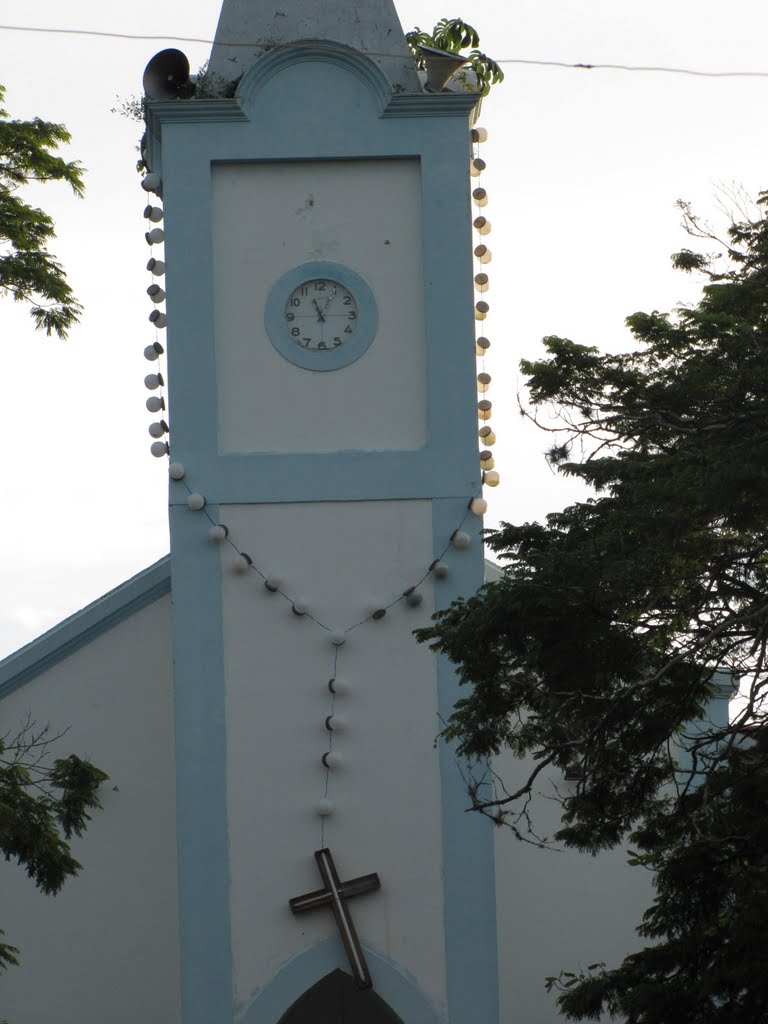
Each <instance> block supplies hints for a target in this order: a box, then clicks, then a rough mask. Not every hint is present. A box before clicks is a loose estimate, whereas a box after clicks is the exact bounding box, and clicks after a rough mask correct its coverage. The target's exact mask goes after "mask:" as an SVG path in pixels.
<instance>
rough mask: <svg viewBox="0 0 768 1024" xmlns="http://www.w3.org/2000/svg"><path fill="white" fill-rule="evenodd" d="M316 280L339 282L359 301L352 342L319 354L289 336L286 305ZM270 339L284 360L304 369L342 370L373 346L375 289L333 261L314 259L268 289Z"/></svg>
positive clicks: (376, 313)
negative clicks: (299, 289)
mask: <svg viewBox="0 0 768 1024" xmlns="http://www.w3.org/2000/svg"><path fill="white" fill-rule="evenodd" d="M317 278H326V279H327V280H329V281H336V282H337V283H338V284H340V285H343V287H344V288H347V289H348V290H349V291H350V292H351V293H352V294H353V295H354V297H355V301H356V302H357V327H356V329H355V333H354V334H353V335H352V337H351V338H350V340H349V341H347V342H346V343H345V344H344V345H341V346H340V347H338V348H334V349H326V350H324V351H316V350H313V349H305V348H301V346H300V345H297V344H296V342H295V341H294V340H293V338H292V337H291V335H290V332H289V328H288V327H287V325H286V321H285V305H286V302H287V301H288V297H289V295H290V294H291V293H292V292H293V290H294V289H295V288H298V287H299V285H302V284H304V283H305V282H306V281H311V280H313V279H317ZM264 326H265V327H266V330H267V336H268V337H269V340H270V341H271V342H272V344H273V345H274V347H275V348H276V349H277V351H278V352H279V353H280V355H281V356H283V358H285V359H287V360H288V361H289V362H291V363H294V364H295V365H296V366H301V367H303V368H304V369H305V370H319V371H324V370H339V369H341V368H342V367H343V366H349V364H350V363H354V362H355V360H357V359H359V358H360V356H362V355H363V354H364V353H365V352H366V351H367V350H368V349H369V347H370V345H371V342H372V341H373V339H374V338H375V337H376V334H377V332H378V329H379V310H378V306H377V305H376V299H375V298H374V295H373V289H372V288H371V286H370V285H369V284H368V282H367V281H366V280H365V278H364V277H362V276H361V275H360V274H358V273H357V271H355V270H352V269H350V267H347V266H345V265H344V264H343V263H335V262H333V261H331V260H312V261H310V262H308V263H301V264H300V265H299V266H297V267H293V268H292V269H291V270H289V271H287V272H286V273H285V274H282V275H281V276H280V277H278V279H277V280H276V281H275V283H274V284H273V285H272V287H271V288H270V290H269V295H268V296H267V302H266V305H265V307H264Z"/></svg>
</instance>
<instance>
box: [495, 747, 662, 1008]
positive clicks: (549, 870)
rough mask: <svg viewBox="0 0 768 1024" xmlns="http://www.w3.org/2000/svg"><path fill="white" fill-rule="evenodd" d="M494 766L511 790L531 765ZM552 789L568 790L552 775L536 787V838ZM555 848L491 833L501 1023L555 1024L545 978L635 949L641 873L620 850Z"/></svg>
mask: <svg viewBox="0 0 768 1024" xmlns="http://www.w3.org/2000/svg"><path fill="white" fill-rule="evenodd" d="M494 767H495V768H496V771H497V772H498V773H499V775H500V776H501V777H502V778H503V779H504V781H505V784H506V786H507V788H508V789H509V790H510V791H511V790H514V789H515V788H517V786H519V785H521V784H522V783H523V782H524V781H525V779H526V778H527V777H528V774H529V772H530V771H531V769H532V768H533V767H534V765H533V763H532V762H530V761H519V760H517V759H516V758H514V757H511V756H502V757H500V758H499V759H497V762H496V764H495V766H494ZM553 784H554V785H555V786H556V787H557V789H558V790H559V791H560V792H562V793H566V792H567V791H568V788H569V786H571V785H572V783H569V782H566V781H565V780H564V779H563V778H562V776H561V775H559V774H557V773H556V774H553V775H551V776H549V777H542V778H541V780H540V783H539V784H538V785H537V786H536V796H535V799H534V802H533V803H532V805H531V813H532V815H533V817H534V824H535V828H536V831H537V834H538V835H540V836H542V837H550V838H551V836H552V835H553V833H554V832H555V831H557V828H558V826H559V817H558V814H557V810H558V805H557V804H556V803H554V802H553V801H552V800H551V799H548V797H551V796H552V794H553V790H552V785H553ZM554 845H555V846H556V847H557V849H556V850H542V849H538V848H537V847H536V846H533V845H529V844H527V843H522V842H520V841H518V840H517V839H516V838H515V837H514V835H513V834H512V832H511V831H510V830H509V829H505V828H499V829H497V830H496V832H495V847H496V893H497V898H496V907H497V931H498V939H499V985H500V1015H499V1019H500V1021H501V1022H503V1024H562V1021H563V1018H562V1016H561V1015H560V1014H559V1013H558V1011H557V1008H556V1005H555V998H556V994H555V993H547V992H546V991H545V978H546V977H547V976H549V975H557V974H559V973H560V971H561V970H565V971H573V972H574V973H578V971H579V970H580V969H581V968H586V967H587V966H588V965H589V964H593V963H598V962H601V961H604V962H605V963H606V965H607V966H609V967H611V966H616V965H617V964H619V963H620V962H621V960H622V959H623V957H624V956H626V955H627V954H628V953H630V952H633V951H634V950H636V949H638V948H639V947H640V945H641V940H640V939H638V937H637V936H636V935H635V934H634V928H635V926H636V925H637V924H639V923H640V920H641V917H642V913H643V911H644V910H645V908H646V907H647V906H648V905H649V904H650V901H651V899H652V896H653V893H652V890H651V886H650V878H649V876H648V875H647V874H646V872H644V871H643V870H642V869H641V868H630V867H629V866H628V865H627V863H626V859H627V855H626V851H625V850H623V849H618V850H613V851H610V852H608V853H603V854H600V855H599V856H597V857H591V856H589V855H588V854H580V853H577V852H575V851H573V850H566V849H564V848H563V847H562V845H558V844H554Z"/></svg>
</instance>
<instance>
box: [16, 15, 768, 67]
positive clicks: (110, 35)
mask: <svg viewBox="0 0 768 1024" xmlns="http://www.w3.org/2000/svg"><path fill="white" fill-rule="evenodd" d="M0 31H4V32H35V33H47V34H49V35H63V36H90V37H94V38H96V39H131V40H139V41H142V42H174V43H202V44H204V45H206V46H212V45H213V40H212V39H203V38H201V37H199V36H178V35H170V34H169V35H143V34H140V33H135V32H103V31H100V30H97V29H87V28H42V27H40V26H37V25H0ZM224 45H226V46H239V47H245V48H249V49H253V48H254V47H258V46H269V48H270V49H271V50H276V49H280V47H281V45H284V46H295V45H296V44H295V43H286V44H279V43H278V44H275V43H273V42H270V41H269V40H251V41H248V42H241V41H238V42H231V43H229V42H228V43H225V44H224ZM368 56H370V57H402V53H379V52H376V51H369V52H368ZM496 63H497V64H520V65H530V66H533V67H545V68H567V69H570V70H576V71H639V72H643V73H645V74H654V73H655V74H666V75H692V76H694V77H695V78H768V71H698V70H696V69H695V68H676V67H664V66H661V65H653V64H588V63H584V62H576V63H569V62H568V61H560V60H529V59H526V58H523V57H503V58H501V59H498V60H496Z"/></svg>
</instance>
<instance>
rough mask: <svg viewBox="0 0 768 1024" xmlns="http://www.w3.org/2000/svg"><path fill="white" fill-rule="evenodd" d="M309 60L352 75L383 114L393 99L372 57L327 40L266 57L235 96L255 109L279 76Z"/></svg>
mask: <svg viewBox="0 0 768 1024" xmlns="http://www.w3.org/2000/svg"><path fill="white" fill-rule="evenodd" d="M306 61H310V62H312V63H313V64H317V63H325V64H330V65H332V66H335V67H338V68H342V69H343V70H344V71H348V72H350V73H351V74H352V75H354V76H355V78H356V79H357V80H358V82H360V83H361V84H362V85H363V86H364V87H365V89H366V91H367V92H368V94H369V96H370V98H371V100H372V102H373V104H374V106H375V107H376V108H377V109H378V112H379V113H381V112H382V111H383V110H384V109H385V107H386V106H387V104H388V103H389V101H390V100H391V99H392V85H391V84H390V81H389V79H388V78H387V77H386V75H385V74H384V72H383V71H382V70H381V68H379V67H378V65H377V64H376V63H374V61H372V60H371V59H370V57H367V56H366V55H365V54H363V53H361V52H360V51H359V50H354V49H352V47H350V46H344V45H343V44H342V43H331V42H328V40H325V39H305V40H301V41H297V42H295V43H292V44H291V45H290V46H280V47H276V48H275V49H274V50H272V51H271V52H269V53H266V54H264V56H263V57H260V58H259V60H258V61H256V63H255V64H254V65H253V67H252V68H251V69H250V70H249V71H247V72H246V74H244V75H243V77H242V79H241V80H240V84H239V85H238V87H237V92H236V93H235V97H236V99H237V100H239V102H240V103H241V104H242V106H243V107H244V108H245V109H249V108H252V107H254V106H255V105H256V104H257V103H258V98H259V93H260V92H261V91H262V90H263V89H264V87H265V86H266V85H267V83H268V82H269V81H270V80H271V79H272V78H274V77H275V75H277V74H279V73H280V72H281V71H283V70H284V69H285V68H292V67H294V66H296V65H300V64H302V63H304V62H306Z"/></svg>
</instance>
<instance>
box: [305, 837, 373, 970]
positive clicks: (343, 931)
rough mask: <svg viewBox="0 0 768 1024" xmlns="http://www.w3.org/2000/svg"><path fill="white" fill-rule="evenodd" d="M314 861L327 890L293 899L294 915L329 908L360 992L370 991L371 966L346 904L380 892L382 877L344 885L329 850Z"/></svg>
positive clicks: (320, 852)
mask: <svg viewBox="0 0 768 1024" xmlns="http://www.w3.org/2000/svg"><path fill="white" fill-rule="evenodd" d="M315 860H316V861H317V866H318V868H319V869H320V877H321V878H322V880H323V884H324V885H325V888H324V889H316V890H315V891H314V892H308V893H306V894H305V895H304V896H294V898H293V899H292V900H289V906H290V908H291V910H292V911H293V912H294V914H301V913H303V912H304V911H305V910H314V909H315V908H316V907H330V908H331V910H333V916H334V917H335V918H336V925H337V927H338V929H339V934H340V935H341V941H342V942H343V943H344V949H345V950H346V951H347V957H348V958H349V966H350V967H351V968H352V973H353V975H354V976H355V981H356V982H357V985H358V988H371V987H372V985H373V982H372V981H371V976H370V974H369V973H368V964H367V963H366V962H365V954H364V953H363V947H362V946H361V945H360V939H359V938H358V937H357V932H356V931H355V926H354V923H353V922H352V917H351V916H350V913H349V909H348V907H347V904H346V901H347V900H348V899H351V898H352V897H353V896H361V895H362V894H363V893H366V892H373V891H374V889H379V888H380V887H381V882H380V881H379V876H378V875H377V874H376V873H375V872H374V873H373V874H370V875H361V877H360V878H352V879H350V880H349V881H348V882H342V881H341V880H340V879H339V875H338V872H337V871H336V865H335V864H334V863H333V856H332V855H331V851H330V850H328V849H322V850H316V851H315Z"/></svg>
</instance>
